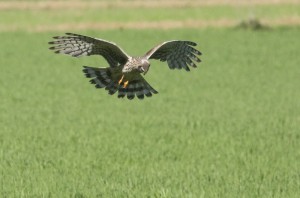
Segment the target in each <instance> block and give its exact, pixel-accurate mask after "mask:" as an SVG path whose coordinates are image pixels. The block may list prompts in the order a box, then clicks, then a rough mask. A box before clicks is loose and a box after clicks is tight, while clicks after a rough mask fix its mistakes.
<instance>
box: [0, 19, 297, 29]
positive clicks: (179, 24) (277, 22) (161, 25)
mask: <svg viewBox="0 0 300 198" xmlns="http://www.w3.org/2000/svg"><path fill="white" fill-rule="evenodd" d="M259 22H260V23H261V24H262V25H263V26H266V27H276V26H300V17H283V18H278V19H261V20H259ZM239 23H240V21H237V20H232V19H219V20H185V21H155V22H125V23H121V22H109V23H64V24H57V25H35V26H28V27H26V28H20V27H17V26H14V25H11V26H9V25H6V26H1V25H0V31H1V32H12V31H19V30H23V31H28V32H49V31H61V32H64V31H67V32H69V31H81V30H114V29H165V30H167V29H178V28H194V29H197V28H199V29H200V28H207V27H214V28H222V27H236V26H237V25H238V24H239Z"/></svg>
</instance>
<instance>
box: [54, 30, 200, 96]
mask: <svg viewBox="0 0 300 198" xmlns="http://www.w3.org/2000/svg"><path fill="white" fill-rule="evenodd" d="M53 38H54V39H55V40H54V41H51V42H49V44H51V45H53V46H52V47H50V48H49V49H50V50H54V52H55V53H61V54H68V55H71V56H73V57H79V56H90V55H101V56H103V57H104V58H105V60H106V61H107V62H108V64H109V67H107V68H96V67H89V66H83V67H84V69H83V72H84V73H85V76H86V77H87V78H92V79H91V80H90V82H91V83H92V84H95V87H96V88H105V89H106V90H108V93H109V94H110V95H113V94H114V93H116V92H118V98H123V97H125V96H126V95H127V98H128V99H130V100H131V99H133V98H134V97H135V95H136V96H137V97H138V98H139V99H143V98H144V95H145V96H147V97H150V96H152V93H153V94H156V93H158V92H157V91H156V90H155V89H154V88H153V87H151V86H150V85H149V84H148V82H147V81H146V80H145V79H144V78H143V76H142V75H141V73H143V74H144V75H145V74H146V73H147V71H148V70H149V67H150V62H149V59H158V60H160V61H163V62H165V61H167V63H168V66H169V68H170V69H175V68H176V69H182V68H184V69H185V70H186V71H190V69H189V66H191V67H197V66H196V64H195V63H194V62H193V61H195V62H201V60H200V59H199V58H198V57H197V56H196V55H201V52H200V51H198V50H196V49H195V48H193V47H192V46H196V45H197V44H196V43H194V42H191V41H179V40H172V41H166V42H163V43H161V44H159V45H157V46H156V47H154V48H152V49H151V50H149V51H148V52H147V53H146V54H145V55H143V56H140V57H132V56H129V55H128V54H126V52H124V51H123V50H122V49H121V48H120V47H119V46H117V45H116V44H115V43H112V42H109V41H105V40H102V39H98V38H92V37H88V36H83V35H79V34H74V33H66V36H55V37H53Z"/></svg>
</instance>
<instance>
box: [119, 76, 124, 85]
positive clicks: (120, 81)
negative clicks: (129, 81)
mask: <svg viewBox="0 0 300 198" xmlns="http://www.w3.org/2000/svg"><path fill="white" fill-rule="evenodd" d="M123 78H124V75H123V76H122V78H121V79H120V80H119V85H120V84H121V83H122V81H123Z"/></svg>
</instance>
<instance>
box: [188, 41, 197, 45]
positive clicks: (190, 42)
mask: <svg viewBox="0 0 300 198" xmlns="http://www.w3.org/2000/svg"><path fill="white" fill-rule="evenodd" d="M187 44H188V45H191V46H197V43H195V42H192V41H187Z"/></svg>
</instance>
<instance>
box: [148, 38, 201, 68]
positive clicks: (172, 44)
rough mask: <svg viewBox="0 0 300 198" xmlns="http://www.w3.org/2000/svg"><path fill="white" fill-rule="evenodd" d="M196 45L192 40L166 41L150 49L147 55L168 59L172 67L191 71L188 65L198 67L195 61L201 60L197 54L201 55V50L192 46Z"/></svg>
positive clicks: (151, 57) (162, 59)
mask: <svg viewBox="0 0 300 198" xmlns="http://www.w3.org/2000/svg"><path fill="white" fill-rule="evenodd" d="M196 45H197V44H196V43H194V42H191V41H178V40H174V41H166V42H163V43H161V44H159V45H158V46H156V47H154V48H152V49H151V50H150V51H148V52H147V53H146V54H145V57H146V58H147V59H158V60H160V61H163V62H165V61H167V63H168V66H169V67H170V69H175V68H176V69H181V68H184V69H185V70H186V71H190V69H189V67H188V66H191V67H197V66H196V64H195V63H194V62H193V61H196V62H201V60H200V59H199V58H198V57H197V56H196V55H201V52H200V51H198V50H196V49H195V48H193V47H192V46H196Z"/></svg>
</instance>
